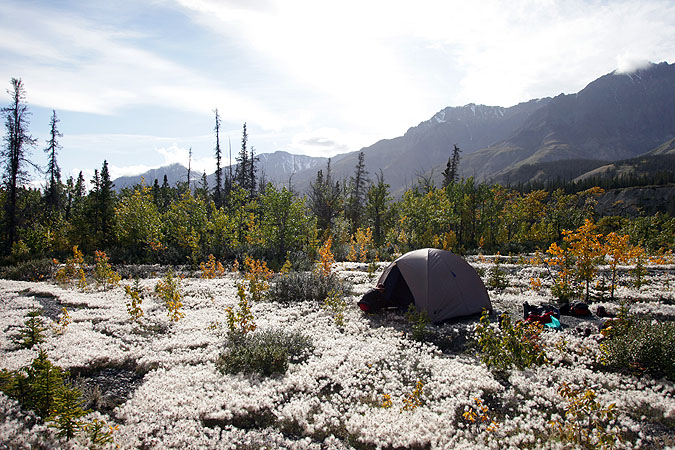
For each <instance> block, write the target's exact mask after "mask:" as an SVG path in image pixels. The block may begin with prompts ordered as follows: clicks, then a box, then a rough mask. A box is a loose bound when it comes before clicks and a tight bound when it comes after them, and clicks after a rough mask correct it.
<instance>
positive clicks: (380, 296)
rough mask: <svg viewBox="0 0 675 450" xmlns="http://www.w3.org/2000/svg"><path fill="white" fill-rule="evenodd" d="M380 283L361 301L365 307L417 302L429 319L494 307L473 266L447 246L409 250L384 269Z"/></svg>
mask: <svg viewBox="0 0 675 450" xmlns="http://www.w3.org/2000/svg"><path fill="white" fill-rule="evenodd" d="M377 286H378V288H376V289H373V290H371V291H369V292H367V293H366V294H365V295H364V296H363V298H362V299H361V301H359V307H360V308H361V309H362V310H364V311H368V312H374V311H377V310H378V309H380V308H388V307H396V308H406V307H407V306H408V305H410V304H411V303H414V304H415V306H416V307H417V309H418V310H420V311H426V312H427V315H428V316H429V320H431V321H432V322H441V321H443V320H446V319H451V318H453V317H460V316H468V315H471V314H477V313H480V312H481V311H483V309H488V310H491V309H492V304H491V303H490V297H489V296H488V293H487V289H485V285H484V284H483V280H481V278H480V277H479V276H478V274H477V273H476V271H475V270H474V268H473V267H471V266H470V265H469V263H467V262H466V261H464V260H463V259H462V258H460V257H459V256H457V255H455V254H454V253H452V252H449V251H446V250H439V249H435V248H423V249H419V250H413V251H412V252H408V253H406V254H405V255H403V256H401V257H399V258H397V259H396V260H395V261H394V262H393V263H391V264H390V265H389V266H388V267H387V268H386V269H385V271H384V272H383V273H382V275H381V276H380V278H379V280H378V282H377Z"/></svg>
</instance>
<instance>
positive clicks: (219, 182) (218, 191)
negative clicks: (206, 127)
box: [213, 108, 246, 208]
mask: <svg viewBox="0 0 675 450" xmlns="http://www.w3.org/2000/svg"><path fill="white" fill-rule="evenodd" d="M214 112H215V114H216V126H215V127H214V128H213V131H215V132H216V186H215V187H214V189H213V201H214V202H215V204H216V207H218V208H220V207H221V206H222V205H223V191H222V188H223V169H222V167H221V159H222V155H221V152H220V116H219V115H218V108H216V109H215V110H214ZM245 126H246V125H244V127H245ZM244 130H245V128H244Z"/></svg>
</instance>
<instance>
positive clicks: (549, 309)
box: [523, 302, 562, 330]
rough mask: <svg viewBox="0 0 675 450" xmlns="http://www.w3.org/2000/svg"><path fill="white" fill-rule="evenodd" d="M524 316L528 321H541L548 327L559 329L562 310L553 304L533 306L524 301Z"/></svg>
mask: <svg viewBox="0 0 675 450" xmlns="http://www.w3.org/2000/svg"><path fill="white" fill-rule="evenodd" d="M523 318H524V319H525V321H527V322H539V323H541V324H543V325H544V326H545V327H546V328H553V329H555V330H558V329H560V328H562V325H561V324H560V311H559V310H558V308H556V307H555V306H553V305H540V306H533V305H530V304H529V303H528V302H524V303H523Z"/></svg>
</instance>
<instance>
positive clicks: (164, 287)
mask: <svg viewBox="0 0 675 450" xmlns="http://www.w3.org/2000/svg"><path fill="white" fill-rule="evenodd" d="M155 294H157V296H158V297H159V298H160V299H162V300H163V301H164V304H165V305H166V309H167V313H168V315H169V320H171V321H172V322H178V321H179V320H180V319H181V318H182V317H183V316H184V315H185V314H183V313H182V312H181V310H180V309H181V308H182V307H183V294H182V293H181V291H180V277H177V276H175V275H174V274H173V271H172V270H169V271H168V272H167V274H166V276H165V277H164V280H160V281H158V282H157V284H156V285H155Z"/></svg>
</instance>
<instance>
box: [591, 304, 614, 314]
mask: <svg viewBox="0 0 675 450" xmlns="http://www.w3.org/2000/svg"><path fill="white" fill-rule="evenodd" d="M595 314H596V315H597V316H598V317H616V314H612V313H610V312H607V310H606V309H605V307H604V306H602V305H600V306H598V309H597V310H596V311H595Z"/></svg>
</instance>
